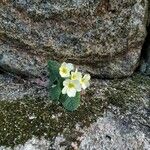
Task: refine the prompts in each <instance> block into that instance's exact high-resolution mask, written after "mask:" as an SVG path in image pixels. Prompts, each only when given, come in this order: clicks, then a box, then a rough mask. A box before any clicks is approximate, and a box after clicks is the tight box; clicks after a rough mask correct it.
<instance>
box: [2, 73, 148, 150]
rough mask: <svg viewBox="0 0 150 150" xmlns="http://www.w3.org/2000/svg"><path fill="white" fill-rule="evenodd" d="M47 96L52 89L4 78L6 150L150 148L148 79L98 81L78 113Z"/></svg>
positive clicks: (82, 99) (3, 115) (29, 82)
mask: <svg viewBox="0 0 150 150" xmlns="http://www.w3.org/2000/svg"><path fill="white" fill-rule="evenodd" d="M47 96H48V90H47V89H46V88H43V87H41V86H39V85H35V84H33V83H32V82H31V81H28V80H22V79H21V78H20V79H18V78H15V77H12V76H9V75H7V76H6V75H5V74H1V76H0V150H78V149H80V150H93V149H96V150H108V149H110V150H111V149H115V150H122V149H124V150H133V149H135V150H149V148H150V126H149V125H150V114H149V112H150V103H149V102H150V78H149V77H148V76H147V77H146V76H141V75H139V74H135V75H134V76H132V77H130V78H128V79H116V80H99V79H92V82H91V86H90V88H89V89H88V90H87V91H86V92H85V93H83V94H82V98H81V105H80V107H79V109H78V110H77V111H74V112H67V111H65V110H64V108H63V107H62V106H61V105H59V104H55V103H52V102H51V101H50V100H49V99H48V97H47ZM85 116H86V117H85Z"/></svg>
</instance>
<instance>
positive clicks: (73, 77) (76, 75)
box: [71, 69, 82, 81]
mask: <svg viewBox="0 0 150 150" xmlns="http://www.w3.org/2000/svg"><path fill="white" fill-rule="evenodd" d="M81 78H82V74H81V72H78V70H77V69H76V71H75V72H71V80H79V81H80V80H81Z"/></svg>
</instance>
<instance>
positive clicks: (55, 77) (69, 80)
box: [48, 60, 91, 111]
mask: <svg viewBox="0 0 150 150" xmlns="http://www.w3.org/2000/svg"><path fill="white" fill-rule="evenodd" d="M48 71H49V79H50V88H49V90H50V92H49V96H50V99H51V100H53V101H54V102H60V103H62V105H63V106H64V107H65V109H67V110H69V111H74V110H76V109H77V108H78V107H79V105H80V93H81V91H82V90H85V89H86V88H87V87H89V86H90V83H89V82H90V78H91V77H90V75H89V74H85V75H84V76H83V75H82V73H81V72H79V71H78V69H75V67H74V65H73V64H71V63H66V62H63V63H62V64H59V63H58V62H56V61H52V60H50V61H49V62H48Z"/></svg>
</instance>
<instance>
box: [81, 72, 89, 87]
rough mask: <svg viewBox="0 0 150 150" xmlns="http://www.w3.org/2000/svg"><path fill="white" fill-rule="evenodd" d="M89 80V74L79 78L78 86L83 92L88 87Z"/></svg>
mask: <svg viewBox="0 0 150 150" xmlns="http://www.w3.org/2000/svg"><path fill="white" fill-rule="evenodd" d="M90 79H91V76H90V75H89V74H85V75H84V77H83V78H81V80H80V84H81V86H82V88H83V89H84V90H85V89H86V88H87V87H89V86H90V83H89V81H90Z"/></svg>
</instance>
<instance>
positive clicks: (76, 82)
mask: <svg viewBox="0 0 150 150" xmlns="http://www.w3.org/2000/svg"><path fill="white" fill-rule="evenodd" d="M73 83H74V84H75V88H76V90H77V91H78V92H80V91H81V84H80V82H79V80H73Z"/></svg>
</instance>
